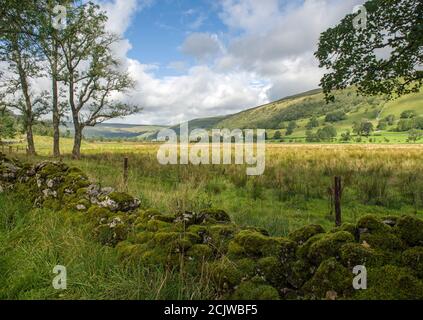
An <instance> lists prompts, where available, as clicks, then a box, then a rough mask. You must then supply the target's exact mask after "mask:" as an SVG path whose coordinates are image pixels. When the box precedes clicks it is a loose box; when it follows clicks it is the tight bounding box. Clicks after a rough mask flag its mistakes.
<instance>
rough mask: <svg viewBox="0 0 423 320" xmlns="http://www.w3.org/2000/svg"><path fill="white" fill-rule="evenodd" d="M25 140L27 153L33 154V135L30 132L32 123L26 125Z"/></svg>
mask: <svg viewBox="0 0 423 320" xmlns="http://www.w3.org/2000/svg"><path fill="white" fill-rule="evenodd" d="M26 140H27V144H28V149H27V150H28V155H35V154H36V152H35V144H34V135H33V133H32V124H28V125H27V126H26Z"/></svg>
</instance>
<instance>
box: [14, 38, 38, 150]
mask: <svg viewBox="0 0 423 320" xmlns="http://www.w3.org/2000/svg"><path fill="white" fill-rule="evenodd" d="M16 47H17V45H16ZM15 53H16V56H17V59H16V63H17V67H18V72H19V80H20V82H21V87H22V94H23V96H24V99H25V110H24V116H25V123H26V128H25V129H26V139H27V144H28V155H30V156H33V155H36V152H35V144H34V136H33V133H32V124H33V114H32V102H31V97H30V96H29V85H28V80H27V75H26V72H25V70H24V68H23V65H22V60H21V53H20V52H19V49H17V48H16V52H15Z"/></svg>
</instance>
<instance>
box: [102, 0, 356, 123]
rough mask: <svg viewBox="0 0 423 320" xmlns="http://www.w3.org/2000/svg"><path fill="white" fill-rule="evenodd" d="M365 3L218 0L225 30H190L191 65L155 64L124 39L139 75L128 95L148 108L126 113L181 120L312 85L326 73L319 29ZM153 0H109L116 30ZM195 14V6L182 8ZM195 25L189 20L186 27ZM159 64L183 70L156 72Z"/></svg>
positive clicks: (128, 62)
mask: <svg viewBox="0 0 423 320" xmlns="http://www.w3.org/2000/svg"><path fill="white" fill-rule="evenodd" d="M362 3H364V0H344V1H338V0H304V1H282V0H261V1H256V0H220V1H219V10H220V14H219V17H220V19H221V20H222V22H223V23H224V24H225V25H226V26H227V29H228V30H227V33H226V34H223V35H222V34H219V36H218V35H217V34H214V33H200V32H195V33H189V34H188V35H187V36H186V39H185V40H184V41H183V43H182V44H181V46H180V50H181V52H182V53H184V54H185V55H187V56H190V57H193V58H194V59H195V60H196V62H197V63H196V65H195V66H193V67H191V68H189V67H188V66H187V64H186V63H184V62H183V61H174V62H171V63H168V64H166V65H164V66H157V65H146V64H143V62H142V61H137V60H133V59H129V58H127V52H128V51H129V50H130V48H131V44H130V42H129V41H128V40H124V41H123V42H122V43H120V44H119V45H117V47H116V52H117V54H118V55H119V56H120V57H122V59H124V62H125V66H126V67H127V68H128V71H129V73H130V75H131V76H132V77H133V78H134V79H135V80H136V82H137V88H136V90H134V91H133V92H131V94H130V97H129V98H128V99H129V100H130V101H131V102H132V103H136V104H138V105H139V106H140V107H143V108H144V110H143V113H141V114H139V115H134V116H132V117H128V118H126V119H125V121H128V122H131V123H157V124H175V123H178V122H180V121H183V120H189V119H193V118H197V117H205V116H216V115H222V114H228V113H233V112H237V111H240V110H242V109H245V108H248V107H253V106H256V105H260V104H263V103H266V102H269V101H272V100H276V99H280V98H282V97H284V96H287V95H291V94H295V93H299V92H302V91H306V90H310V89H314V88H316V87H317V86H318V84H319V80H320V78H321V76H322V70H320V69H319V68H318V63H317V61H316V59H315V58H314V56H313V52H314V51H315V50H316V48H317V42H318V38H319V35H320V33H321V32H322V31H324V30H326V29H327V28H328V27H330V26H332V25H335V24H336V23H337V22H338V21H339V20H340V19H341V18H342V17H344V16H345V15H346V14H347V13H351V11H352V9H353V7H354V6H356V5H358V4H362ZM149 4H151V2H150V1H139V0H138V1H136V0H125V1H123V0H114V1H108V2H107V3H106V5H105V8H106V9H107V12H108V13H109V18H110V21H109V28H110V30H112V31H114V32H117V33H119V34H122V35H123V34H124V32H125V30H126V28H128V26H129V23H130V21H131V17H133V14H134V11H136V10H140V9H142V8H143V7H144V6H146V5H149ZM195 14H197V12H195V11H194V10H190V11H189V12H185V13H184V15H185V16H191V17H193V16H194V15H195ZM200 20H202V18H201V19H200ZM194 22H195V21H194ZM200 25H201V21H198V23H197V26H200ZM197 26H196V25H192V24H191V25H190V24H187V28H188V29H190V28H194V29H195V27H197ZM222 39H224V41H223V40H222ZM159 67H160V68H161V67H164V68H170V69H174V70H177V71H179V72H183V73H184V74H183V75H181V76H175V77H158V76H157V75H156V71H157V68H159ZM119 121H122V120H119Z"/></svg>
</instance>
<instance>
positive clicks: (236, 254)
mask: <svg viewBox="0 0 423 320" xmlns="http://www.w3.org/2000/svg"><path fill="white" fill-rule="evenodd" d="M227 255H228V257H229V258H230V259H241V258H242V257H245V256H246V255H247V251H246V250H245V249H244V247H243V246H241V245H239V244H238V243H237V242H235V241H231V242H229V245H228V252H227Z"/></svg>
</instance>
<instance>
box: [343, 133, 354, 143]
mask: <svg viewBox="0 0 423 320" xmlns="http://www.w3.org/2000/svg"><path fill="white" fill-rule="evenodd" d="M351 139H352V137H351V132H350V130H347V131H345V132H344V133H341V141H343V142H349V141H351Z"/></svg>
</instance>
